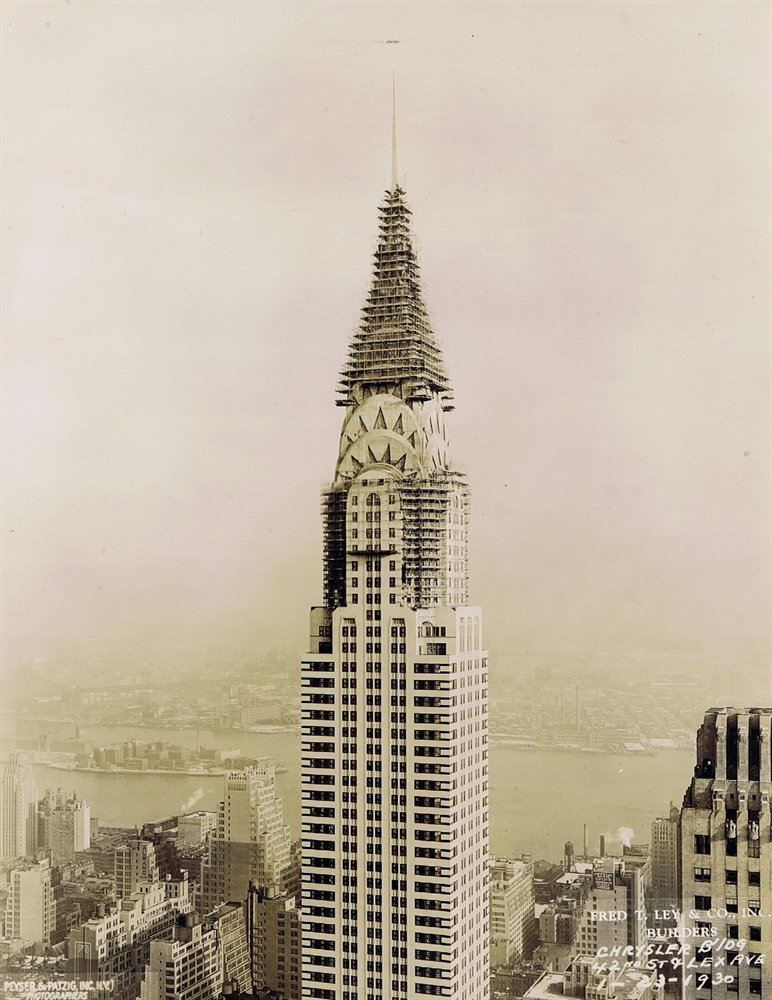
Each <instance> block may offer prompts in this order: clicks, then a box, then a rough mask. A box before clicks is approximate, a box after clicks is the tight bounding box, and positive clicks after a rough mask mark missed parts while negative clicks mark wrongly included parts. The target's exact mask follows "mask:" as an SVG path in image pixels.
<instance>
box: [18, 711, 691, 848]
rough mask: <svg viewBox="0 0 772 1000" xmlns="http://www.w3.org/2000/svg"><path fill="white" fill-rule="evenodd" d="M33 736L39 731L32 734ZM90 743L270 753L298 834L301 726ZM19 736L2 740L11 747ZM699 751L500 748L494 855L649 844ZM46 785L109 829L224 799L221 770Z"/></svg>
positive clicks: (493, 784) (113, 734) (38, 773)
mask: <svg viewBox="0 0 772 1000" xmlns="http://www.w3.org/2000/svg"><path fill="white" fill-rule="evenodd" d="M25 735H27V738H30V736H32V738H34V735H36V734H32V733H29V734H25ZM80 735H81V737H82V738H83V739H89V740H93V741H94V742H95V743H96V744H98V745H105V744H107V743H120V742H122V741H123V740H127V739H132V738H134V739H142V740H148V741H149V740H168V741H169V742H170V743H175V744H178V745H179V746H184V747H189V748H191V749H193V748H195V747H196V746H197V745H200V746H201V747H202V748H204V747H208V748H215V749H221V750H225V749H239V750H240V751H241V753H242V754H244V755H245V756H251V757H260V756H265V757H272V758H273V759H274V761H275V762H276V763H277V765H283V766H284V767H286V768H287V771H286V772H285V773H282V774H278V775H277V776H276V780H277V785H278V789H279V793H280V795H281V796H282V797H283V800H284V816H285V821H286V822H288V823H289V824H290V827H291V828H292V834H293V837H297V836H299V833H300V739H299V736H298V734H297V732H281V731H280V732H269V733H247V732H240V731H237V730H220V731H212V730H203V729H202V730H200V731H196V730H191V729H182V730H169V729H144V728H143V729H136V728H132V727H126V726H112V727H109V728H108V727H101V726H89V727H87V728H84V729H82V730H81V732H80ZM12 745H13V738H12V737H10V738H7V739H4V740H3V745H2V749H3V751H4V752H7V751H8V750H10V749H12ZM693 764H694V758H693V753H692V752H690V751H687V750H659V751H657V752H656V753H654V754H653V755H651V756H648V755H644V754H640V755H638V754H619V755H616V754H606V753H579V752H575V751H570V750H523V749H518V748H516V747H511V746H492V747H491V753H490V837H491V852H492V853H493V854H496V855H501V856H508V857H516V856H519V855H521V854H524V853H530V854H532V855H534V857H537V858H547V859H549V860H552V861H558V860H560V859H561V858H562V856H563V845H564V843H565V841H567V840H571V841H572V842H573V844H574V846H575V848H576V850H577V852H581V847H582V827H583V824H584V823H586V824H587V827H588V834H589V845H590V849H591V850H593V851H597V849H598V841H599V836H600V835H601V834H604V835H605V836H606V845H607V847H608V848H609V849H610V850H611V851H612V852H614V853H621V849H620V847H619V840H618V839H616V837H617V831H618V830H619V829H620V828H622V827H628V828H632V829H633V830H634V831H635V840H636V842H638V843H648V842H649V840H650V831H651V821H652V820H653V819H654V818H655V817H656V816H663V815H667V813H668V809H669V804H670V801H671V800H672V801H673V802H675V804H676V805H680V803H681V799H682V798H683V794H684V791H685V790H686V787H687V785H688V784H689V780H690V778H691V774H692V770H693ZM35 778H36V781H37V785H38V791H39V793H40V794H41V795H42V793H43V791H44V790H45V789H46V788H59V787H61V788H63V789H64V790H65V791H66V792H73V791H74V792H75V793H77V795H78V796H79V797H82V798H84V799H85V800H86V801H87V802H88V804H89V806H90V807H91V815H92V816H97V817H98V818H99V822H100V824H101V825H103V826H129V827H130V826H136V825H140V824H142V823H145V822H149V821H151V820H158V819H162V818H164V817H165V816H170V815H175V814H176V813H178V812H181V811H188V810H192V809H216V808H217V803H218V802H219V801H220V799H221V797H222V788H223V779H222V777H219V776H211V777H209V776H205V775H186V774H142V773H115V772H112V773H111V772H109V771H105V772H94V771H91V772H87V771H67V770H61V769H59V768H55V767H51V766H48V765H40V764H36V765H35Z"/></svg>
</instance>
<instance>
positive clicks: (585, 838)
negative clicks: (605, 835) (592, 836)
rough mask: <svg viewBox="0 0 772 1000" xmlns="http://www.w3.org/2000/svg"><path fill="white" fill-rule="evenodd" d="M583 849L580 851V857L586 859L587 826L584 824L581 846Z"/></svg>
mask: <svg viewBox="0 0 772 1000" xmlns="http://www.w3.org/2000/svg"><path fill="white" fill-rule="evenodd" d="M583 847H584V849H583V851H582V857H583V858H586V857H587V824H586V823H585V824H584V845H583Z"/></svg>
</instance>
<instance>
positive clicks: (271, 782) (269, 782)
mask: <svg viewBox="0 0 772 1000" xmlns="http://www.w3.org/2000/svg"><path fill="white" fill-rule="evenodd" d="M292 861H293V857H292V837H291V835H290V828H289V827H288V826H286V825H285V823H284V817H283V809H282V800H281V799H280V798H278V797H277V795H276V769H275V768H274V766H273V764H272V763H271V761H270V760H268V759H267V758H265V759H262V760H260V761H258V766H257V767H249V768H247V769H246V770H245V771H232V772H231V773H230V774H229V775H228V777H227V779H226V782H225V799H224V801H223V802H221V803H220V806H219V810H218V813H217V827H216V829H214V830H212V831H211V833H210V834H209V857H208V859H207V860H206V861H205V862H204V864H203V865H202V869H201V905H200V906H199V911H200V912H202V913H208V912H210V911H211V910H214V909H215V908H216V907H218V906H220V905H221V904H222V903H227V902H228V901H229V900H244V899H246V897H247V892H248V891H249V885H250V882H252V881H254V882H256V883H257V884H258V885H260V886H272V887H273V888H274V889H276V890H277V891H279V892H282V891H284V890H285V889H286V887H287V886H288V884H289V883H290V881H291V880H292V878H293V873H292Z"/></svg>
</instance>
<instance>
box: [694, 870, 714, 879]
mask: <svg viewBox="0 0 772 1000" xmlns="http://www.w3.org/2000/svg"><path fill="white" fill-rule="evenodd" d="M694 881H695V882H710V868H695V869H694Z"/></svg>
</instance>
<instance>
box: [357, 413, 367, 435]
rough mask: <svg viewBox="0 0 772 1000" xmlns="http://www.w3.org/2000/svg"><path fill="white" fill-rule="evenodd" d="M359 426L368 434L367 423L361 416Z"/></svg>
mask: <svg viewBox="0 0 772 1000" xmlns="http://www.w3.org/2000/svg"><path fill="white" fill-rule="evenodd" d="M359 426H360V427H361V428H362V430H363V431H364V432H365V434H366V433H367V424H366V423H365V422H364V420H362V417H361V416H360V417H359Z"/></svg>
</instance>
